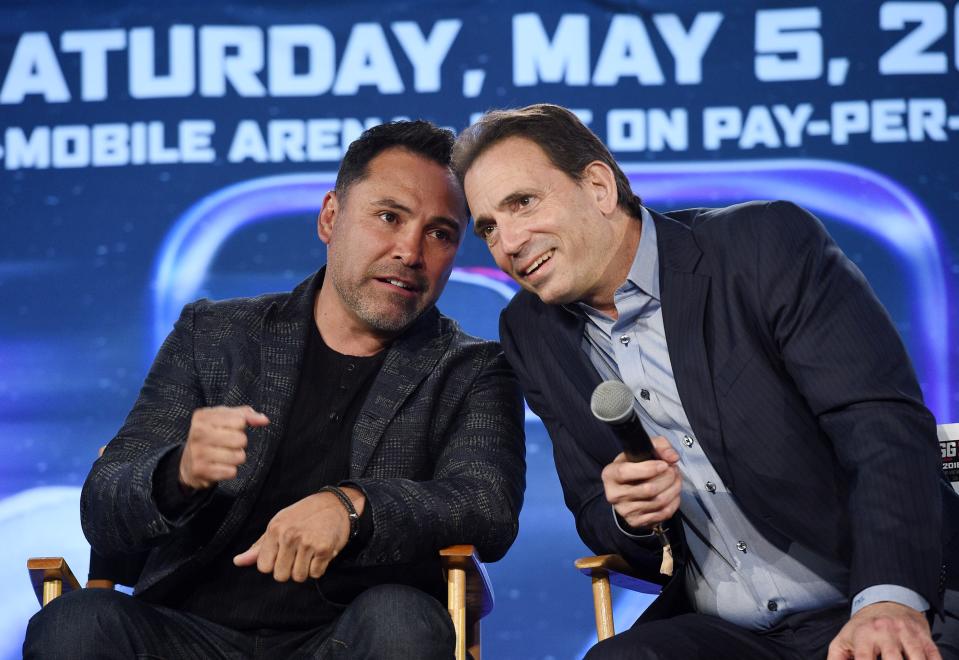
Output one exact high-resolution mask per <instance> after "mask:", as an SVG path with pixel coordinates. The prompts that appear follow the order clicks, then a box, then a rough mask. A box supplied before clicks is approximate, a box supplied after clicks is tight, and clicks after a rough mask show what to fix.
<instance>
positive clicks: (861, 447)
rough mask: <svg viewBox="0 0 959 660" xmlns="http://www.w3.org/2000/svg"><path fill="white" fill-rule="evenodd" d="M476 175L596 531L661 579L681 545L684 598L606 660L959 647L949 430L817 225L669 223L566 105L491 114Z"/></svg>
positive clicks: (515, 354) (570, 481)
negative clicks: (621, 420)
mask: <svg viewBox="0 0 959 660" xmlns="http://www.w3.org/2000/svg"><path fill="white" fill-rule="evenodd" d="M453 162H454V169H456V171H457V174H458V176H459V177H460V180H461V181H464V183H465V191H466V196H467V199H468V201H469V206H470V210H471V212H472V214H473V217H474V221H475V231H476V233H477V234H478V235H479V236H480V237H481V238H483V239H484V240H485V241H486V243H487V245H488V246H489V249H490V251H491V253H492V255H493V257H494V259H495V260H496V263H497V265H499V267H500V268H502V269H503V271H505V272H506V273H507V274H509V275H510V276H511V277H512V278H513V279H515V280H516V281H517V282H518V283H519V284H520V285H521V286H522V287H523V289H524V291H521V292H520V293H519V294H517V295H516V297H515V298H514V299H513V300H512V301H511V303H510V304H509V306H508V307H507V308H506V310H505V311H504V312H503V315H502V318H501V321H500V338H501V341H502V343H503V348H504V352H505V353H506V357H507V359H508V360H509V362H510V363H511V365H512V366H513V368H514V369H515V370H516V372H517V375H518V377H519V379H520V384H521V386H522V387H523V388H524V390H525V393H526V398H527V401H528V402H529V404H530V406H531V408H532V409H533V410H534V411H535V412H536V413H537V414H538V415H539V416H540V417H541V418H542V420H543V423H544V424H545V425H546V428H547V430H548V431H549V433H550V436H551V438H552V440H553V444H554V456H555V459H556V467H557V470H558V472H559V476H560V480H561V482H562V485H563V491H564V495H565V499H566V503H567V506H568V507H569V508H570V510H571V511H572V512H573V514H574V515H575V518H576V527H577V530H578V531H579V533H580V536H581V537H582V538H583V540H584V541H585V542H586V544H587V545H588V546H589V547H590V548H591V549H592V550H593V551H595V552H597V553H602V554H605V553H619V554H620V555H622V556H623V557H624V558H625V559H626V560H627V561H628V562H629V563H630V564H631V565H632V566H633V567H634V568H635V569H636V570H637V571H638V572H640V573H643V574H645V576H646V577H648V578H650V579H654V578H657V577H659V578H661V579H660V580H659V581H664V580H665V578H662V576H660V571H661V570H662V572H664V573H667V574H669V573H670V570H669V567H668V565H667V564H668V563H665V562H662V559H663V550H662V544H661V538H660V535H659V534H656V533H653V530H654V529H655V528H656V527H657V526H659V527H660V529H661V528H662V527H665V528H666V529H665V535H666V536H667V538H668V541H669V543H670V545H671V548H672V552H673V555H674V559H675V565H674V566H673V567H672V571H671V575H672V578H671V579H668V581H666V584H665V587H664V589H663V592H662V594H661V595H660V596H659V597H658V598H657V599H656V601H654V603H653V604H652V605H651V606H650V607H649V608H648V609H647V611H646V612H645V613H644V615H643V616H642V617H641V618H640V620H639V621H638V622H637V623H636V625H634V626H633V627H632V628H631V629H630V630H627V631H626V632H623V633H620V634H619V635H615V636H613V637H612V638H610V639H608V640H605V641H603V642H602V643H600V644H598V645H597V646H595V647H594V648H593V649H592V650H591V651H590V654H589V656H588V657H589V658H591V659H592V658H676V659H686V658H736V659H742V658H750V659H753V658H769V659H770V660H771V659H773V658H796V659H797V660H798V659H800V658H814V657H823V656H825V655H826V653H827V650H828V654H829V658H830V659H831V660H832V659H837V660H838V659H839V658H852V657H855V658H857V659H858V658H875V657H876V656H877V655H881V656H882V657H883V658H884V659H888V658H899V657H903V656H907V657H909V658H911V659H913V658H939V657H941V656H940V652H941V654H942V655H943V656H946V657H959V634H957V620H956V611H957V610H956V606H957V594H956V587H957V586H959V565H957V564H956V557H957V556H959V534H957V533H956V528H957V527H959V524H957V523H959V498H957V496H956V493H955V492H954V491H953V490H952V488H951V487H950V486H949V484H948V483H947V482H946V481H945V479H944V477H943V475H942V473H941V469H940V457H939V452H938V451H937V445H938V443H937V441H936V431H935V420H934V419H933V417H932V415H931V414H930V413H929V411H928V410H927V409H926V408H925V407H924V405H923V402H922V395H921V392H920V389H919V386H918V384H917V382H916V378H915V375H914V374H913V370H912V367H911V365H910V362H909V359H908V357H907V355H906V352H905V350H904V347H903V345H902V342H901V340H900V339H899V336H898V335H897V333H896V332H895V330H894V328H893V327H892V324H891V323H890V320H889V318H888V315H887V314H886V312H885V310H884V309H883V308H882V306H881V305H880V304H879V302H878V300H877V299H876V297H875V295H874V294H873V293H872V291H871V290H870V289H869V286H868V284H867V283H866V281H865V279H864V278H863V276H862V274H861V273H860V272H859V270H858V269H857V268H856V267H855V266H854V265H853V264H852V263H851V262H850V261H849V260H848V259H847V258H846V257H845V256H844V255H843V254H842V252H841V251H840V250H839V248H838V247H837V246H836V244H835V243H834V242H833V241H832V239H831V238H830V237H829V236H828V234H827V233H826V231H825V229H824V227H823V226H822V224H821V223H820V222H819V221H818V220H817V219H816V218H814V217H813V216H812V215H810V214H809V213H807V212H806V211H804V210H802V209H800V208H798V207H797V206H795V205H793V204H790V203H787V202H766V203H763V202H751V203H746V204H738V205H735V206H731V207H728V208H721V209H691V210H686V211H679V212H673V213H667V214H659V213H656V212H654V211H651V210H649V209H646V208H644V207H643V206H642V205H641V203H640V200H639V198H638V197H636V196H635V195H633V193H632V191H631V190H630V187H629V182H628V180H627V179H626V177H625V176H624V175H623V172H622V171H621V170H620V168H619V167H618V166H617V165H616V163H615V162H614V161H613V159H612V157H611V156H610V154H609V152H608V150H607V149H606V147H605V146H604V145H603V144H602V143H601V142H600V140H599V139H598V138H597V137H596V136H595V135H594V134H593V133H592V132H591V131H590V130H589V129H588V128H587V127H586V126H584V125H583V124H582V123H581V122H580V121H579V120H578V119H577V118H576V117H575V116H574V115H573V114H572V113H570V112H569V111H567V110H565V109H563V108H559V107H557V106H552V105H536V106H530V107H528V108H523V109H520V110H508V111H497V112H491V113H489V114H487V115H486V116H484V117H483V118H482V119H481V120H480V121H479V122H478V123H477V124H475V125H474V126H472V127H470V128H469V129H467V130H466V131H465V132H464V133H463V134H461V136H460V137H459V138H458V140H457V144H456V146H455V147H454V154H453ZM606 379H615V380H620V381H622V382H623V383H625V384H626V385H627V386H628V387H629V389H630V390H631V391H632V393H633V395H634V397H633V408H634V409H635V411H636V412H637V414H638V415H639V417H640V419H641V420H642V423H643V426H644V427H645V428H646V429H648V430H649V432H650V435H651V436H655V437H653V438H652V445H653V451H654V458H653V459H651V460H647V461H643V462H630V461H627V460H626V458H625V456H624V453H623V452H622V447H621V445H620V443H619V442H618V440H617V436H616V435H615V433H614V432H613V431H612V429H611V428H610V426H609V425H607V424H605V423H603V422H600V421H598V420H597V419H595V418H594V417H593V415H592V414H591V411H590V404H589V402H590V395H591V393H592V391H593V389H594V388H595V386H596V385H598V384H599V383H600V381H602V380H606ZM944 603H945V604H944ZM927 617H928V620H929V621H932V622H933V625H932V629H931V630H930V625H929V622H928V621H927ZM937 645H938V647H939V649H938V650H937V648H936V647H937Z"/></svg>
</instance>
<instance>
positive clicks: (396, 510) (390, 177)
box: [24, 122, 525, 659]
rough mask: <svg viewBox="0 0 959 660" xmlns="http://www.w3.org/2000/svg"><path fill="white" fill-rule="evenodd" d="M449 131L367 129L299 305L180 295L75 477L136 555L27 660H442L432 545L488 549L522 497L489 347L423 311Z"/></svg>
mask: <svg viewBox="0 0 959 660" xmlns="http://www.w3.org/2000/svg"><path fill="white" fill-rule="evenodd" d="M452 144H453V136H452V134H451V133H450V132H449V131H446V130H441V129H438V128H436V127H435V126H433V125H431V124H428V123H427V122H397V123H393V124H387V125H383V126H378V127H376V128H372V129H370V130H368V131H366V132H365V133H364V134H363V135H362V136H361V137H360V138H359V139H358V140H357V141H356V142H354V143H353V144H352V145H351V146H350V148H349V150H348V151H347V154H346V155H345V157H344V160H343V163H342V165H341V169H340V171H339V174H338V177H337V181H336V189H335V190H334V191H331V192H329V193H327V195H326V197H325V198H324V200H323V209H322V211H321V213H320V216H319V219H318V233H319V236H320V238H321V240H322V241H323V242H324V243H326V244H327V246H328V253H327V266H326V267H325V268H324V269H323V270H321V271H320V272H318V273H317V274H315V275H314V276H312V277H311V278H310V279H308V280H307V281H305V282H303V283H302V284H301V285H299V286H298V287H297V288H296V289H295V290H294V291H293V292H292V293H289V294H273V295H264V296H260V297H257V298H250V299H239V300H227V301H223V302H210V301H207V300H201V301H198V302H196V303H193V304H190V305H187V306H186V308H185V309H184V310H183V313H182V314H181V316H180V319H179V320H178V321H177V323H176V325H175V327H174V330H173V332H172V333H171V334H170V336H169V337H168V338H167V340H166V342H165V343H164V345H163V347H162V348H161V349H160V352H159V354H158V355H157V357H156V360H155V362H154V364H153V367H152V369H151V370H150V373H149V375H148V376H147V379H146V382H145V384H144V386H143V389H142V391H141V393H140V397H139V399H138V400H137V402H136V405H135V406H134V408H133V410H132V411H131V413H130V415H129V416H128V418H127V420H126V423H125V424H124V425H123V428H121V429H120V432H119V433H118V434H117V436H116V437H115V438H114V439H113V440H112V441H111V442H110V443H109V445H107V447H106V450H105V452H104V453H103V456H102V457H101V458H100V459H99V460H98V461H97V462H96V463H95V464H94V467H93V469H92V471H91V473H90V476H89V477H88V478H87V481H86V483H85V485H84V488H83V494H82V500H81V515H82V523H83V529H84V532H85V534H86V536H87V538H88V539H89V540H90V542H91V545H92V547H93V549H94V550H95V551H96V552H98V553H99V554H101V555H105V556H108V557H116V556H125V557H128V556H129V555H131V554H132V553H140V554H141V556H142V560H143V562H144V563H143V566H142V569H141V570H140V573H139V578H138V580H137V582H136V587H135V595H134V596H133V597H130V596H127V595H125V594H121V593H114V592H112V591H101V590H82V591H79V592H74V593H70V594H67V595H66V596H64V597H61V598H58V599H57V600H55V601H54V602H53V603H51V604H50V605H49V606H47V607H46V608H44V610H43V611H42V612H41V613H38V614H37V615H36V616H35V617H34V618H33V619H32V620H31V622H30V626H29V629H28V633H27V639H26V642H25V644H24V655H25V656H26V657H42V658H50V657H71V658H74V657H117V658H129V657H145V656H149V657H163V658H214V657H218V658H227V657H229V658H235V657H253V656H254V655H256V656H257V657H259V656H261V655H263V654H266V655H267V656H268V657H276V658H287V657H311V658H314V657H315V658H327V657H349V658H390V659H393V658H414V657H415V658H449V657H451V655H452V652H453V631H452V625H451V621H450V618H449V616H448V614H447V613H446V610H445V608H444V607H443V605H442V604H441V603H440V601H439V600H438V599H439V598H441V597H442V595H443V594H442V591H443V583H442V576H441V572H440V569H439V566H438V563H437V551H438V550H439V549H440V548H442V547H444V546H447V545H450V544H455V543H468V544H473V545H475V546H476V547H477V548H478V550H479V553H480V555H481V556H482V557H483V558H484V559H486V560H497V559H499V558H500V557H502V556H503V554H504V553H505V552H506V550H507V548H509V546H510V544H511V543H512V542H513V539H514V538H515V536H516V532H517V519H518V515H519V511H520V507H521V504H522V497H523V489H524V483H525V482H524V468H525V466H524V442H523V427H522V424H523V410H522V400H521V398H520V395H519V390H518V386H517V383H516V381H515V377H514V376H513V374H512V372H511V371H510V369H509V367H508V365H507V364H506V362H505V360H504V358H503V356H502V354H501V352H500V349H499V346H498V345H497V344H496V343H494V342H489V341H482V340H479V339H476V338H474V337H471V336H469V335H467V334H465V333H464V332H463V331H462V330H460V329H459V327H458V326H457V324H456V323H455V322H454V321H452V320H450V319H448V318H446V317H444V316H442V315H441V314H440V313H439V312H438V311H437V310H436V308H435V306H434V303H435V302H436V300H437V298H438V297H439V295H440V293H441V292H442V290H443V287H444V286H445V284H446V282H447V280H448V278H449V275H450V272H451V270H452V266H453V258H454V256H455V254H456V251H457V248H458V246H459V244H460V241H461V236H462V234H463V233H464V231H465V227H466V222H467V211H466V206H465V201H464V198H463V193H462V188H461V187H460V185H459V183H458V181H457V180H456V178H455V176H453V174H452V172H451V170H450V166H449V162H450V149H451V147H452Z"/></svg>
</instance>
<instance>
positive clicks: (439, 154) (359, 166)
mask: <svg viewBox="0 0 959 660" xmlns="http://www.w3.org/2000/svg"><path fill="white" fill-rule="evenodd" d="M454 140H455V136H454V135H453V132H452V131H450V130H448V129H445V128H439V127H438V126H436V125H435V124H433V123H432V122H428V121H424V120H422V119H417V120H414V121H391V122H388V123H386V124H380V125H378V126H374V127H372V128H368V129H366V130H365V131H363V133H362V134H361V135H360V137H358V138H356V140H354V141H353V142H352V143H350V146H349V148H348V149H347V150H346V154H345V155H344V156H343V160H342V161H341V162H340V171H339V172H338V173H337V175H336V192H337V194H339V195H340V196H344V195H346V191H347V190H348V189H349V187H350V186H351V185H353V184H354V183H356V182H357V181H360V180H361V179H363V178H364V177H365V176H366V174H367V168H368V167H369V164H370V161H371V160H373V159H374V158H376V157H377V156H378V155H380V154H381V153H382V152H384V151H386V150H387V149H391V148H393V147H398V148H401V149H406V150H407V151H411V152H413V153H414V154H417V155H419V156H423V157H424V158H426V159H427V160H432V161H433V162H435V163H438V164H440V165H442V166H443V167H450V157H451V153H452V150H453V141H454Z"/></svg>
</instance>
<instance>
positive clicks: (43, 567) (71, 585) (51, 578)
mask: <svg viewBox="0 0 959 660" xmlns="http://www.w3.org/2000/svg"><path fill="white" fill-rule="evenodd" d="M27 570H28V571H30V582H31V583H32V584H33V593H35V594H36V596H37V602H39V603H40V605H41V606H43V605H46V604H47V603H49V602H50V601H51V600H53V599H54V598H56V597H57V596H60V595H62V594H65V593H69V592H71V591H74V590H75V589H79V588H80V583H79V582H78V581H77V579H76V578H75V577H74V576H73V571H71V570H70V567H69V566H68V565H67V561H66V560H65V559H64V558H63V557H32V558H30V559H28V560H27Z"/></svg>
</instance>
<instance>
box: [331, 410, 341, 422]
mask: <svg viewBox="0 0 959 660" xmlns="http://www.w3.org/2000/svg"><path fill="white" fill-rule="evenodd" d="M330 421H331V422H338V421H340V416H339V414H337V413H335V412H331V413H330Z"/></svg>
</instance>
